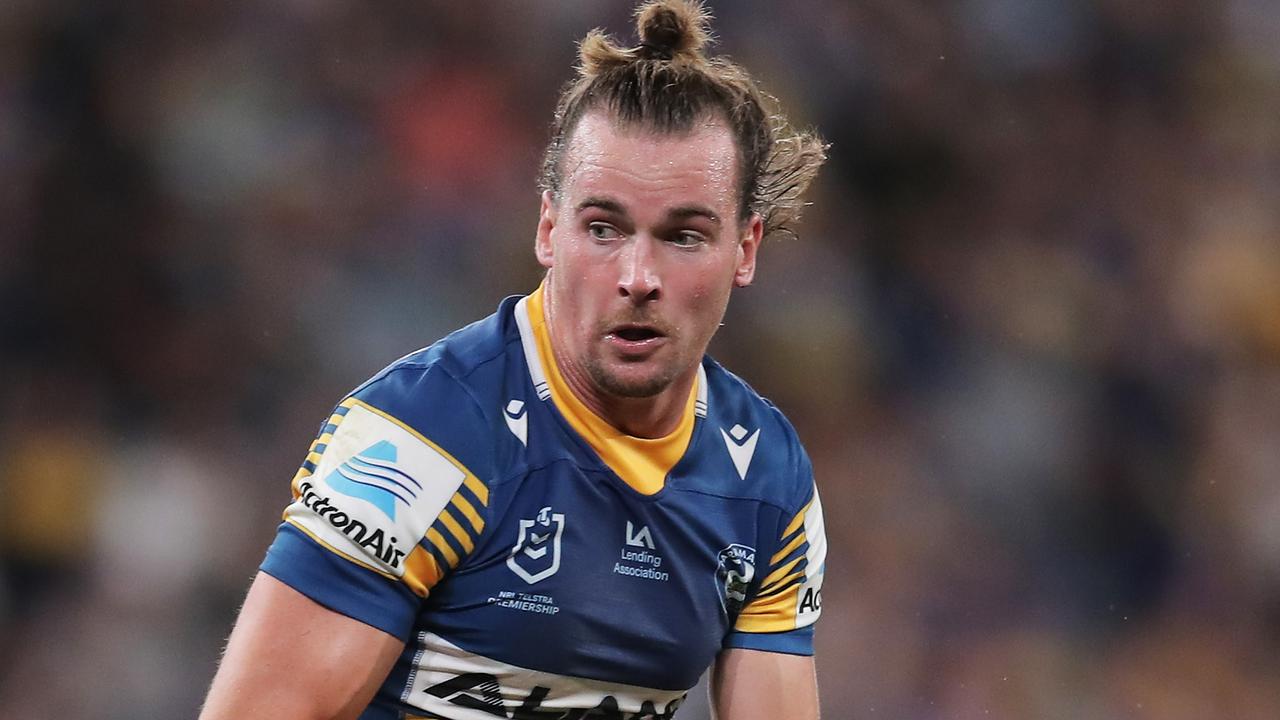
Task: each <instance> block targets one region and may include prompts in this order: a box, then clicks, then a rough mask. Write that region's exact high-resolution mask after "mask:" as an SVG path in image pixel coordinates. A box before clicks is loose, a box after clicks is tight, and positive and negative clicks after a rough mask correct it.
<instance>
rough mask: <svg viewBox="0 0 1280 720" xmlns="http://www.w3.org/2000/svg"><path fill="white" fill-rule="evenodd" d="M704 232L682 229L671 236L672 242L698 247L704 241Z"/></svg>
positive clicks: (679, 245) (680, 245) (678, 245)
mask: <svg viewBox="0 0 1280 720" xmlns="http://www.w3.org/2000/svg"><path fill="white" fill-rule="evenodd" d="M704 239H705V238H704V237H703V236H702V233H696V232H693V231H691V230H681V231H680V232H677V233H675V234H674V235H672V236H671V244H672V245H675V246H677V247H696V246H698V245H701V244H702V242H703V241H704Z"/></svg>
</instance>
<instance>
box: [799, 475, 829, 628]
mask: <svg viewBox="0 0 1280 720" xmlns="http://www.w3.org/2000/svg"><path fill="white" fill-rule="evenodd" d="M804 537H805V540H806V541H808V543H809V547H808V548H807V549H806V550H805V552H804V560H805V568H804V582H803V583H801V585H800V587H799V589H797V591H796V592H797V593H799V594H798V595H797V600H796V627H798V628H801V627H804V626H806V625H812V624H813V623H814V622H815V621H816V620H817V619H818V615H820V614H821V612H822V600H821V594H822V576H823V572H824V571H825V570H826V564H827V529H826V526H825V525H824V523H823V521H822V500H821V499H820V498H819V497H818V488H817V486H814V488H813V502H812V503H811V504H810V505H809V509H808V510H806V511H805V514H804Z"/></svg>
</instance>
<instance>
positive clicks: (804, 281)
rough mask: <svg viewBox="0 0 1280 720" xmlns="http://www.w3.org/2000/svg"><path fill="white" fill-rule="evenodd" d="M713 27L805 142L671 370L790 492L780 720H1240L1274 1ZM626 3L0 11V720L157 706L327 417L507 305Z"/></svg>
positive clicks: (1254, 560) (1262, 667)
mask: <svg viewBox="0 0 1280 720" xmlns="http://www.w3.org/2000/svg"><path fill="white" fill-rule="evenodd" d="M714 9H715V10H716V12H717V14H718V15H719V20H718V22H717V25H716V27H717V30H718V34H719V36H720V39H721V43H720V46H719V48H720V50H722V51H725V52H728V53H729V54H730V55H732V56H733V57H734V58H736V59H738V60H740V61H742V62H743V63H744V64H746V65H747V66H748V67H749V68H751V69H752V70H753V71H754V72H756V74H757V75H758V76H759V77H760V78H761V79H762V82H763V83H764V85H765V87H766V88H767V89H769V90H770V91H771V92H773V93H774V94H776V95H778V96H779V97H780V98H781V99H782V100H783V102H784V105H785V106H786V107H787V108H789V111H790V112H791V114H792V115H793V117H794V119H795V120H797V121H798V122H799V123H801V124H806V125H814V126H816V127H818V128H819V129H820V130H821V131H822V132H823V133H824V134H825V135H826V137H827V138H828V139H829V140H830V141H831V143H832V150H831V162H830V164H829V166H828V167H827V168H826V170H825V172H824V174H823V175H822V176H821V178H820V181H819V183H818V185H817V187H816V188H815V190H816V191H815V193H814V195H813V198H812V199H813V201H814V205H813V207H812V208H811V210H810V212H809V214H808V219H807V222H806V223H805V224H804V226H803V236H802V237H801V238H800V239H799V240H784V241H782V242H778V243H775V244H772V245H770V246H767V247H765V248H764V250H763V257H762V271H761V273H760V275H759V282H758V284H757V286H756V287H753V288H751V289H748V290H746V291H744V292H740V293H738V295H737V297H736V299H735V301H734V304H733V306H732V307H731V309H730V314H729V317H728V318H727V320H726V326H725V327H724V329H723V331H722V332H721V334H720V336H719V337H718V338H717V339H716V341H715V343H714V346H713V352H714V354H716V355H717V357H719V358H720V359H721V360H722V361H724V362H725V363H726V364H727V365H728V366H729V367H730V368H733V369H734V370H736V371H737V372H739V373H740V374H742V375H744V376H745V377H747V378H749V379H750V380H751V381H752V382H753V383H754V384H755V385H756V386H757V388H759V389H760V390H761V391H762V392H763V393H765V394H766V395H768V396H770V397H771V398H773V399H774V400H775V401H776V402H777V403H778V404H779V405H780V406H781V407H782V408H783V409H784V410H785V411H786V412H787V413H788V414H789V415H790V416H791V418H793V420H794V421H795V424H796V425H797V426H798V427H799V429H800V431H801V434H802V436H803V437H804V438H806V440H807V443H808V446H809V449H810V451H811V454H812V455H813V459H814V464H815V466H816V468H817V471H818V473H819V483H820V487H821V489H822V492H823V494H824V500H825V505H826V508H827V515H828V522H827V528H828V534H829V537H830V543H831V544H830V553H829V572H828V579H827V589H826V593H825V602H824V605H825V615H824V618H823V621H822V624H821V632H820V634H819V640H818V652H819V662H820V665H819V667H820V677H821V685H822V698H823V705H824V709H825V713H824V716H825V717H828V718H832V719H833V720H843V719H844V718H876V717H884V718H906V719H915V718H919V719H921V720H925V719H933V718H947V719H962V720H963V719H966V718H1009V719H1013V720H1020V719H1024V718H1095V719H1104V720H1105V719H1110V718H1133V719H1138V720H1142V719H1147V718H1150V719H1152V720H1157V719H1158V720H1180V719H1182V718H1186V719H1188V720H1191V719H1195V720H1202V719H1204V718H1259V719H1262V718H1268V719H1270V718H1276V717H1280V639H1278V638H1280V122H1278V121H1277V118H1278V117H1280V102H1278V101H1280V43H1278V42H1277V41H1276V38H1277V37H1280V5H1277V4H1276V3H1273V2H1268V1H1267V0H1221V1H1217V2H1200V1H1193V0H1166V1H1165V2H1152V3H1140V2H1126V1H1124V0H1092V1H1089V2H1078V1H1076V0H960V1H958V2H953V3H952V2H948V3H939V2H924V1H922V0H911V1H908V2H900V1H898V0H863V1H859V2H840V1H837V0H802V1H798V2H792V3H773V2H765V1H763V0H755V1H753V2H727V1H724V0H722V1H721V2H717V3H714ZM627 15H628V8H627V7H625V6H624V5H621V4H614V5H613V6H612V7H609V8H606V7H604V5H603V4H600V3H595V2H587V1H586V0H575V1H573V2H552V1H550V0H547V1H543V2H535V1H533V0H519V1H517V2H510V3H487V2H468V3H453V2H409V1H405V0H399V1H393V2H381V3H344V2H339V1H338V0H288V1H284V2H276V3H268V2H242V1H238V0H231V1H226V0H217V1H211V0H199V1H193V2H182V3H166V2H153V1H146V0H132V1H131V0H122V1H120V2H115V3H97V2H88V1H86V2H74V1H72V0H50V1H45V2H41V1H38V0H16V1H12V2H5V3H3V4H0V378H2V379H3V380H2V383H0V400H2V401H0V567H2V568H3V574H2V575H0V716H3V717H5V718H23V719H24V720H28V719H39V718H60V719H64V720H65V719H68V718H91V717H92V718H109V719H114V718H121V719H124V718H160V717H190V716H192V715H193V714H194V711H195V708H196V707H197V705H198V703H199V701H200V699H201V698H202V696H203V692H204V689H205V687H206V685H207V683H208V681H209V679H210V677H211V676H212V673H213V671H214V664H215V660H216V657H217V654H218V652H219V648H220V646H221V643H222V641H223V638H224V636H225V634H226V632H227V631H228V628H229V626H230V624H231V621H232V617H233V613H234V611H235V609H236V607H237V605H238V603H239V601H240V599H241V597H242V594H243V592H244V590H245V588H246V586H247V583H248V581H249V579H250V577H251V575H252V573H253V572H254V568H255V567H256V564H257V563H258V561H259V559H260V557H261V555H262V552H263V549H264V547H265V546H266V544H267V543H268V542H269V541H270V539H271V537H272V533H273V531H274V526H275V523H276V520H277V518H278V514H279V512H280V510H281V508H282V506H283V505H284V503H285V502H286V499H287V492H288V490H287V486H288V480H289V478H290V477H292V475H293V472H294V469H295V468H296V466H297V464H298V462H299V461H300V459H301V457H302V455H303V453H304V451H305V449H306V447H307V444H308V443H309V442H310V440H311V437H312V434H313V433H314V431H315V429H316V427H317V424H318V423H319V422H320V421H321V420H322V419H323V418H324V417H326V415H327V413H328V411H329V408H330V407H331V405H332V404H333V403H334V402H335V401H336V400H337V399H338V398H339V397H341V395H342V394H343V393H344V392H345V391H346V390H348V389H349V388H351V387H352V386H353V385H355V384H356V383H358V382H359V381H361V380H362V379H363V378H365V377H366V376H368V375H369V374H371V373H372V372H374V371H376V370H377V369H378V368H380V367H381V366H382V365H383V364H385V363H386V362H388V361H390V360H391V359H394V358H395V357H398V356H399V355H401V354H403V353H404V352H406V351H408V350H411V349H413V348H415V347H418V346H420V345H423V344H425V343H427V342H429V341H431V340H433V339H434V338H436V337H438V336H439V335H440V334H442V333H444V332H446V331H448V330H450V329H452V328H454V327H456V326H459V325H461V324H463V323H465V322H468V321H470V320H472V319H475V318H478V317H481V316H483V315H485V314H487V313H489V312H490V311H491V310H492V308H493V307H494V306H495V305H496V303H497V302H498V300H499V299H500V298H501V297H503V296H504V295H506V294H511V293H517V292H526V291H528V290H530V289H532V288H533V287H534V286H535V284H536V283H537V281H538V278H539V270H538V268H537V266H536V264H535V262H534V259H533V257H532V252H531V250H532V237H533V229H534V224H535V220H536V203H537V196H536V194H535V192H534V189H533V182H534V176H535V174H536V168H537V162H538V156H539V153H540V150H541V147H542V145H543V142H544V140H545V138H546V129H547V125H548V122H549V118H550V114H551V110H552V103H553V99H554V95H555V91H556V89H557V87H558V86H559V85H560V83H561V82H563V81H564V80H566V79H567V78H568V76H569V71H568V68H569V65H570V63H571V62H572V60H573V46H572V43H573V41H574V40H575V39H576V38H579V37H581V35H582V34H583V33H584V32H585V31H586V30H587V29H589V28H590V27H593V26H598V25H602V26H605V27H607V28H608V29H609V30H611V31H613V32H615V33H618V34H626V33H629V29H630V24H629V21H628V18H627ZM628 37H629V35H628ZM704 706H705V704H704V703H703V702H700V701H698V700H696V699H695V700H691V701H690V703H689V705H688V710H687V711H685V712H684V714H683V715H682V717H686V718H688V719H689V720H699V719H700V718H703V717H705V715H704V713H705V710H704V709H703V708H704Z"/></svg>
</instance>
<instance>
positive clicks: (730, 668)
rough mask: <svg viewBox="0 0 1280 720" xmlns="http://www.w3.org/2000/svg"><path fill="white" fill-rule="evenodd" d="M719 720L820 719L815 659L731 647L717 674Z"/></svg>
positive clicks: (715, 690) (715, 693) (723, 655)
mask: <svg viewBox="0 0 1280 720" xmlns="http://www.w3.org/2000/svg"><path fill="white" fill-rule="evenodd" d="M711 707H712V709H713V710H714V711H715V717H716V718H717V720H777V718H787V720H818V683H817V679H816V676H815V674H814V662H813V656H812V655H787V654H784V653H772V652H763V651H760V650H745V649H741V648H729V649H728V650H724V651H723V652H721V653H720V657H719V658H718V659H717V660H716V664H715V667H714V668H712V672H711Z"/></svg>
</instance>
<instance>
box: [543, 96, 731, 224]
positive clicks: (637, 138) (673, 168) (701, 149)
mask: <svg viewBox="0 0 1280 720" xmlns="http://www.w3.org/2000/svg"><path fill="white" fill-rule="evenodd" d="M736 166H737V152H736V148H735V146H734V142H733V135H732V133H731V132H730V131H729V128H728V126H727V125H725V123H724V122H723V121H722V120H720V119H718V118H707V119H704V120H699V121H697V122H696V123H695V124H694V126H693V128H692V129H691V130H690V131H689V132H688V133H677V134H671V133H656V132H654V131H652V130H649V129H646V128H643V127H619V126H618V124H617V123H616V122H615V121H614V120H613V119H612V118H610V117H609V116H608V115H607V114H605V113H603V112H592V113H588V114H587V115H584V116H583V118H582V119H581V121H579V123H578V126H577V128H575V130H574V132H573V135H572V137H571V138H570V140H569V146H568V148H567V152H566V153H565V157H564V171H565V173H564V185H563V188H562V191H563V193H564V195H565V196H566V199H569V200H570V202H573V200H572V198H580V197H584V196H595V195H621V196H623V197H622V198H620V199H622V200H624V201H625V200H626V199H633V200H634V201H635V202H637V203H643V204H645V205H649V206H651V205H652V204H654V203H658V204H660V205H665V206H670V205H679V204H685V203H688V202H701V203H705V204H708V205H714V206H716V207H717V209H719V210H721V212H722V213H725V214H728V212H729V211H726V210H725V208H726V207H729V208H732V206H734V205H735V204H736V199H737V192H736V191H737V188H736V185H735V178H736V173H735V169H736Z"/></svg>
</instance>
